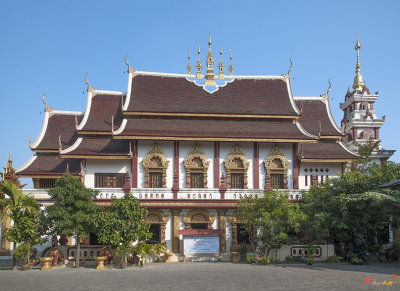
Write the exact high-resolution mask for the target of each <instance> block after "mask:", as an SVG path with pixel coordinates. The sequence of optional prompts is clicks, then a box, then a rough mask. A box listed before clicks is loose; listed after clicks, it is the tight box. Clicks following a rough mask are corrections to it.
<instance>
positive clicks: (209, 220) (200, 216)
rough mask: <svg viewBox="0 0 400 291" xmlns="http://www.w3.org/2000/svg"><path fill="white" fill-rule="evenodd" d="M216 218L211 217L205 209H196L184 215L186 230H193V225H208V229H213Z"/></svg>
mask: <svg viewBox="0 0 400 291" xmlns="http://www.w3.org/2000/svg"><path fill="white" fill-rule="evenodd" d="M215 218H216V217H215V216H213V215H210V213H209V212H208V211H207V210H205V209H194V210H192V211H189V212H188V213H187V214H186V215H183V216H182V221H183V223H185V227H186V229H190V228H191V223H206V224H207V226H208V229H212V225H213V223H214V221H215Z"/></svg>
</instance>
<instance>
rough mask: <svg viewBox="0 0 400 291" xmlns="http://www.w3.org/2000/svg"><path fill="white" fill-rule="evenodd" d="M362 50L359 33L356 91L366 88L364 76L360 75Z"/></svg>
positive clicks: (355, 78) (354, 85)
mask: <svg viewBox="0 0 400 291" xmlns="http://www.w3.org/2000/svg"><path fill="white" fill-rule="evenodd" d="M360 48H361V44H360V41H359V40H358V32H357V43H356V46H355V48H354V49H355V50H356V51H357V64H356V76H355V77H354V83H353V89H354V90H355V91H358V90H362V89H363V88H364V85H365V84H364V82H363V81H362V76H361V74H360Z"/></svg>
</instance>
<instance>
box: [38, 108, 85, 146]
mask: <svg viewBox="0 0 400 291" xmlns="http://www.w3.org/2000/svg"><path fill="white" fill-rule="evenodd" d="M77 119H78V122H80V120H81V119H82V115H77ZM60 135H61V143H62V146H63V148H67V147H70V146H71V145H73V144H74V142H75V141H76V139H77V138H78V135H77V133H76V129H75V115H69V114H62V113H56V114H52V113H50V117H49V120H48V124H47V129H46V133H45V135H44V137H43V139H42V141H41V142H40V144H39V145H38V146H37V147H36V148H34V149H32V150H33V151H36V150H42V151H43V150H58V138H59V136H60Z"/></svg>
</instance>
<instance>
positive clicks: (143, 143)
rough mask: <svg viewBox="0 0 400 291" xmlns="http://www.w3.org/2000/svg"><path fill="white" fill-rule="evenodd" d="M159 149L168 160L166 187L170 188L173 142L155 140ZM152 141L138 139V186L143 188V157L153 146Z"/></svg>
mask: <svg viewBox="0 0 400 291" xmlns="http://www.w3.org/2000/svg"><path fill="white" fill-rule="evenodd" d="M157 143H158V145H159V146H160V148H161V150H162V151H163V152H164V154H165V156H166V157H167V160H168V161H169V164H168V169H167V188H172V184H173V176H174V161H173V157H174V142H172V141H157ZM153 144H154V141H150V140H139V141H138V188H144V168H143V163H142V161H143V159H144V158H145V157H146V155H147V153H148V152H149V151H150V149H151V147H152V146H153Z"/></svg>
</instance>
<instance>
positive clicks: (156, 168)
mask: <svg viewBox="0 0 400 291" xmlns="http://www.w3.org/2000/svg"><path fill="white" fill-rule="evenodd" d="M142 164H143V168H144V187H145V188H150V173H162V188H166V187H167V169H168V165H169V161H168V160H167V157H166V155H165V154H164V152H163V151H162V150H161V148H160V146H159V145H158V144H157V143H156V142H155V143H154V144H153V146H152V147H151V149H150V151H149V152H148V153H147V155H146V157H145V158H144V159H143V161H142Z"/></svg>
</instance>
